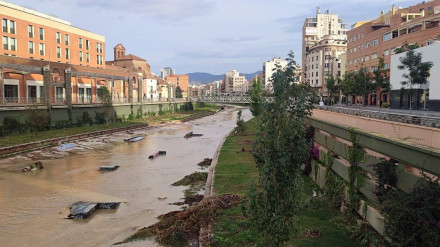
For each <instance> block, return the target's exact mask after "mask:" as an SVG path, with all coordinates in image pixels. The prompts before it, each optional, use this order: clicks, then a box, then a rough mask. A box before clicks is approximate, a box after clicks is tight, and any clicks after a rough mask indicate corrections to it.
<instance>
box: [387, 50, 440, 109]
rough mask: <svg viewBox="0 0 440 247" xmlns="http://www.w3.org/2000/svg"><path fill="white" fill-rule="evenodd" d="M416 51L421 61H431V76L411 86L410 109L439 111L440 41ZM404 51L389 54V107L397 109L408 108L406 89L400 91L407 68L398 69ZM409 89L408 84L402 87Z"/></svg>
mask: <svg viewBox="0 0 440 247" xmlns="http://www.w3.org/2000/svg"><path fill="white" fill-rule="evenodd" d="M416 52H417V53H421V54H422V62H433V64H434V65H433V67H432V68H431V71H430V74H431V76H430V77H429V78H428V82H427V83H426V84H425V85H414V86H412V89H413V90H414V91H413V97H412V98H413V101H412V103H411V106H412V109H429V110H433V111H440V41H436V42H434V43H433V44H431V45H427V46H424V47H420V48H418V49H416ZM405 54H406V53H399V54H395V55H392V56H391V66H390V83H391V102H390V107H391V108H395V109H399V108H403V109H409V98H410V97H409V96H408V92H407V91H402V90H401V88H402V87H403V86H402V83H401V82H402V81H405V78H403V74H408V70H399V69H398V68H397V66H399V65H400V64H401V63H400V58H401V57H403V56H405ZM403 88H405V89H409V85H407V86H405V87H403Z"/></svg>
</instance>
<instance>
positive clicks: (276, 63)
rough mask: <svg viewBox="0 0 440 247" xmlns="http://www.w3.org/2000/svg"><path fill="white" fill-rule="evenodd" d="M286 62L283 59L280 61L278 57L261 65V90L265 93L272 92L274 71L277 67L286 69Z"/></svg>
mask: <svg viewBox="0 0 440 247" xmlns="http://www.w3.org/2000/svg"><path fill="white" fill-rule="evenodd" d="M286 66H287V61H286V60H284V59H281V58H280V57H278V58H276V57H274V58H272V59H271V60H269V61H267V62H264V63H263V70H262V73H263V75H262V79H263V80H262V83H263V90H265V91H267V92H272V91H273V85H272V80H271V78H272V75H273V73H274V72H275V71H276V69H277V68H278V67H280V68H281V69H284V68H286Z"/></svg>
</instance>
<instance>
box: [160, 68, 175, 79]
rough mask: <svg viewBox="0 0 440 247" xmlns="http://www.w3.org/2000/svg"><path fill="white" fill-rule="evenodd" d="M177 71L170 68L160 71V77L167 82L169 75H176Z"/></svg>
mask: <svg viewBox="0 0 440 247" xmlns="http://www.w3.org/2000/svg"><path fill="white" fill-rule="evenodd" d="M175 74H176V71H175V70H174V69H172V68H170V67H165V68H162V69H160V77H161V78H162V79H163V80H165V78H167V76H169V75H175Z"/></svg>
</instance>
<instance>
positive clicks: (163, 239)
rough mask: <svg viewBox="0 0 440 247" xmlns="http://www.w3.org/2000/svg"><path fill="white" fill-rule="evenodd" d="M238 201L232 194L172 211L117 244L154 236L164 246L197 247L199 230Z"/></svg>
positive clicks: (239, 198)
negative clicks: (221, 211) (219, 212)
mask: <svg viewBox="0 0 440 247" xmlns="http://www.w3.org/2000/svg"><path fill="white" fill-rule="evenodd" d="M240 201H241V197H240V196H239V195H233V194H224V195H220V196H214V197H209V198H206V199H204V200H203V201H201V202H200V203H198V204H197V205H195V206H193V207H190V208H188V209H185V210H183V211H173V212H170V213H167V214H164V215H161V216H159V217H158V219H159V220H160V221H159V222H158V223H156V224H154V225H151V226H149V227H144V228H142V229H140V230H138V231H137V232H136V233H135V234H133V235H132V236H131V237H129V238H127V239H125V240H124V241H122V242H120V243H117V244H122V243H127V242H131V241H136V240H141V239H145V238H147V237H152V236H156V241H157V242H158V243H160V244H162V245H166V246H188V245H189V243H191V246H193V245H192V244H197V245H195V246H198V242H199V232H200V228H201V227H205V226H207V225H209V224H211V223H212V221H213V219H214V218H215V215H216V214H217V212H218V211H219V210H224V209H228V208H231V207H234V206H236V205H238V203H239V202H240ZM176 236H179V237H176Z"/></svg>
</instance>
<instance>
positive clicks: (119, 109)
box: [0, 102, 184, 125]
mask: <svg viewBox="0 0 440 247" xmlns="http://www.w3.org/2000/svg"><path fill="white" fill-rule="evenodd" d="M183 104H184V102H183V103H169V102H161V103H149V104H136V105H135V104H133V105H131V104H119V105H114V106H110V107H104V106H102V105H74V106H73V107H72V121H73V123H76V122H77V119H79V118H82V116H83V114H84V112H88V113H89V115H90V116H91V117H92V118H94V116H95V113H96V112H98V111H101V112H105V111H107V112H108V115H109V116H110V117H114V116H115V114H116V117H118V118H123V117H125V118H128V116H129V115H130V114H133V115H134V116H136V114H137V113H138V112H140V113H141V114H145V113H148V112H154V113H156V114H157V113H158V112H159V111H160V110H162V111H166V110H172V109H175V108H176V109H179V108H180V106H181V105H183ZM31 109H42V110H44V109H46V108H45V107H42V108H25V107H10V108H9V107H8V108H2V109H0V125H2V124H3V121H4V118H5V117H14V118H16V119H17V120H19V121H20V122H21V123H25V122H26V119H27V118H28V116H29V114H30V110H31ZM50 117H51V123H52V125H53V124H55V123H56V122H58V121H67V120H69V112H68V108H67V106H52V109H51V113H50Z"/></svg>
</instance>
